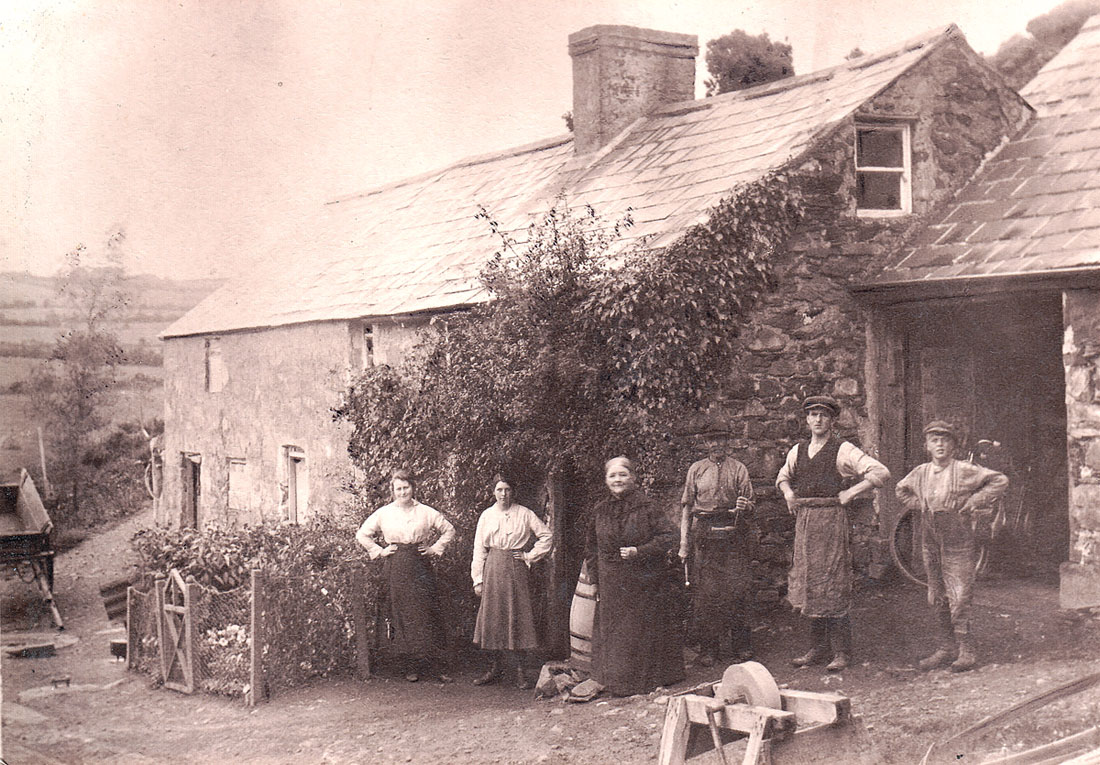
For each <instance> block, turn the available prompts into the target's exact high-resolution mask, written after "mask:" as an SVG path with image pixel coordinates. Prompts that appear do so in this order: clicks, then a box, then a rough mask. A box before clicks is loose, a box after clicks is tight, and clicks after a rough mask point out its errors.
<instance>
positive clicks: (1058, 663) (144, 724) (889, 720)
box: [2, 518, 1100, 765]
mask: <svg viewBox="0 0 1100 765" xmlns="http://www.w3.org/2000/svg"><path fill="white" fill-rule="evenodd" d="M145 520H146V519H144V518H138V519H134V520H131V521H129V522H127V523H126V524H124V525H121V526H118V527H116V528H114V529H112V530H110V531H107V532H105V533H102V534H99V535H96V536H95V537H92V538H90V539H88V540H87V541H86V542H84V543H83V544H82V545H80V546H79V547H77V548H75V549H73V550H71V551H69V552H67V553H65V554H64V555H62V556H61V557H60V558H59V560H58V564H57V572H58V573H57V590H58V601H59V605H60V607H61V610H62V614H63V615H64V617H65V619H66V629H65V631H64V633H62V636H63V639H62V640H60V641H59V643H58V649H57V655H56V656H54V657H51V658H38V659H29V658H24V659H14V658H7V657H5V658H4V660H3V666H2V669H3V758H4V760H5V761H6V762H7V763H10V764H11V765H25V764H28V763H103V762H110V763H118V764H120V765H121V764H123V763H194V762H201V763H221V762H234V763H240V762H244V763H290V762H295V763H299V762H309V763H391V762H395V763H402V762H417V763H419V762H422V763H458V764H460V765H461V764H468V763H540V762H547V763H605V762H608V763H610V762H613V763H617V764H618V765H628V764H629V763H650V762H653V761H655V758H656V753H657V744H658V740H659V737H660V729H661V723H662V721H663V717H664V702H665V699H666V697H667V693H668V692H667V691H663V692H657V693H653V694H650V695H648V696H637V697H632V698H628V699H608V700H606V701H604V700H600V701H597V702H594V703H589V704H583V705H575V704H564V703H562V702H561V701H559V700H556V699H555V700H536V699H535V698H533V696H532V694H531V693H530V692H524V691H519V690H516V689H514V688H511V687H506V686H495V687H494V686H490V687H481V688H475V687H473V686H472V685H471V684H470V680H472V678H473V677H474V676H475V674H476V673H478V672H479V671H480V669H481V668H480V667H473V666H471V667H466V668H463V669H460V670H459V671H458V672H457V673H456V674H457V682H456V683H454V684H453V685H446V686H441V685H436V684H434V683H427V682H420V683H417V684H415V685H412V684H409V683H406V682H404V681H403V680H401V679H399V678H393V677H384V676H383V677H378V678H375V679H373V680H371V681H369V682H358V681H354V680H340V681H332V682H325V683H320V684H316V685H313V686H310V687H307V688H301V689H299V690H296V691H295V692H293V693H287V694H281V695H279V696H277V697H275V698H274V699H272V700H271V701H270V702H268V703H266V704H263V705H261V706H259V707H257V708H255V709H248V708H247V707H245V706H244V705H243V704H241V703H239V702H235V701H231V700H227V699H223V698H219V697H215V696H204V695H196V696H184V695H181V694H177V693H174V692H172V691H167V690H163V689H154V688H151V687H150V683H149V680H148V679H147V678H145V677H144V676H141V675H138V674H135V673H128V672H126V670H125V669H124V664H122V663H120V662H116V661H115V660H114V659H112V658H111V657H110V655H109V652H108V645H109V641H110V639H111V638H112V637H121V636H122V630H121V629H120V628H117V627H113V626H112V625H111V624H109V623H108V621H107V618H106V614H105V612H104V610H103V607H102V604H101V601H100V599H99V595H98V591H97V588H98V586H99V585H100V584H101V583H102V582H105V581H109V580H111V579H114V578H116V577H117V576H119V575H122V574H124V573H125V572H126V569H127V567H128V565H129V561H128V545H127V540H128V538H129V536H130V535H131V534H132V532H133V531H134V529H135V528H137V527H138V525H139V524H141V523H143V522H145ZM2 585H3V598H4V609H3V621H2V627H3V630H4V636H3V637H4V641H5V642H6V643H8V644H10V643H12V642H17V641H19V640H26V639H27V637H28V635H29V634H30V635H33V634H37V633H41V634H45V635H47V636H50V637H55V638H56V637H58V634H57V633H56V632H55V631H53V630H52V629H51V622H50V619H49V614H48V612H47V611H46V610H45V609H44V608H42V607H41V606H40V605H39V603H38V601H37V599H36V597H35V593H34V592H33V591H32V590H31V588H30V586H29V585H25V584H23V583H21V582H20V581H19V580H18V579H11V578H9V579H8V580H6V581H4V582H3V583H2ZM1057 601H1058V598H1057V585H1056V582H1055V581H1054V580H1053V579H1047V580H1046V581H1035V580H1029V581H1013V580H1011V579H1006V578H999V579H987V580H984V581H982V582H981V583H980V587H979V592H978V597H977V603H976V608H975V612H976V622H977V623H976V631H977V635H978V644H979V648H980V652H981V658H982V666H981V667H980V668H978V669H976V670H975V671H973V672H969V673H964V674H959V675H953V674H951V673H949V672H946V671H942V670H941V671H936V672H932V673H920V672H918V671H916V670H915V669H914V668H913V662H914V660H915V659H916V658H917V657H918V656H919V655H920V654H921V652H922V651H924V650H925V649H926V648H927V642H926V640H925V638H924V635H925V633H926V628H927V627H928V620H927V619H926V616H925V611H926V608H925V606H924V595H923V593H922V592H921V591H920V590H918V589H917V588H916V587H915V586H912V585H909V584H906V583H903V582H900V581H899V582H893V583H886V584H873V583H872V584H869V585H867V586H865V587H864V588H863V589H862V591H861V592H860V594H859V597H858V600H857V603H858V608H857V611H856V613H855V614H854V626H855V640H856V653H857V655H856V659H857V661H856V664H855V666H854V667H853V668H851V669H849V670H847V671H845V672H843V673H842V674H840V675H838V676H829V675H826V674H825V673H823V672H822V671H821V669H820V668H810V669H800V670H796V669H793V668H791V667H790V665H789V664H788V659H789V658H790V657H791V656H794V655H796V654H797V653H801V652H802V651H803V650H804V647H805V645H804V644H805V636H804V634H803V633H802V631H801V628H800V627H799V625H798V623H797V622H796V621H795V619H794V618H793V617H792V616H791V615H790V614H789V613H787V612H783V611H775V612H772V613H769V614H765V615H762V616H761V617H760V620H759V625H760V626H759V627H758V629H757V632H756V635H755V637H756V641H757V644H758V646H759V651H758V659H759V660H760V661H762V662H763V663H764V664H765V665H766V666H767V667H768V668H769V670H770V671H771V672H772V673H773V674H774V675H775V677H776V680H777V681H778V682H779V683H780V684H781V685H786V686H788V687H790V688H796V689H802V690H833V691H840V692H843V693H845V694H847V695H849V696H851V697H852V700H853V701H852V705H853V709H854V711H855V712H856V714H858V715H861V716H862V717H863V720H864V722H865V723H866V725H867V729H868V732H869V734H870V737H871V739H872V741H873V742H874V744H875V746H876V747H877V749H878V753H879V759H880V760H881V761H882V762H884V763H915V762H918V761H919V760H920V759H921V757H922V756H923V755H924V753H925V751H926V750H927V748H928V746H929V745H930V744H931V743H933V742H934V741H936V740H937V739H940V740H942V739H945V738H947V737H948V736H949V735H951V733H953V732H955V731H958V730H961V729H962V728H965V727H966V726H967V725H969V724H972V723H974V722H976V721H977V720H979V719H981V718H983V717H985V716H987V715H989V714H992V713H994V712H997V711H999V710H1001V709H1004V708H1006V707H1008V706H1011V705H1012V704H1014V703H1016V702H1018V701H1021V700H1023V699H1025V698H1027V697H1029V696H1032V695H1034V694H1036V693H1039V692H1041V691H1043V690H1046V689H1048V688H1053V687H1055V686H1057V685H1059V684H1062V683H1065V682H1068V681H1070V680H1072V679H1074V678H1077V677H1080V676H1083V675H1085V674H1088V673H1091V672H1097V671H1100V619H1097V618H1096V617H1095V616H1094V615H1093V614H1090V613H1087V612H1086V613H1076V612H1072V613H1071V612H1063V611H1060V610H1059V609H1058V607H1057ZM688 674H689V676H688V680H687V681H686V682H685V683H683V684H681V685H680V686H678V687H677V688H674V689H671V690H672V692H675V691H677V690H682V689H684V688H688V687H690V686H692V685H694V684H697V683H700V682H703V681H707V680H717V679H718V678H719V677H720V675H721V670H720V668H717V667H716V668H712V669H710V670H706V669H702V668H699V667H694V666H689V669H688ZM63 677H68V678H70V680H69V685H67V686H66V685H64V684H61V685H60V686H59V687H57V688H55V687H54V685H53V683H52V682H51V681H52V680H54V679H55V678H63ZM1098 719H1100V692H1097V691H1096V690H1095V689H1094V690H1093V691H1091V692H1089V693H1084V694H1080V695H1079V696H1078V697H1075V698H1074V699H1071V700H1069V701H1066V702H1063V703H1061V704H1060V705H1059V706H1057V707H1049V708H1047V709H1046V710H1044V711H1043V712H1041V713H1040V714H1038V715H1037V716H1036V717H1035V718H1033V719H1032V720H1030V721H1024V722H1022V723H1017V724H1015V725H1013V726H1008V727H1007V728H1006V729H1005V730H1004V731H1002V735H1001V737H1000V738H998V737H997V736H991V737H988V738H987V739H986V740H985V741H983V742H981V743H982V748H983V749H985V750H987V751H993V750H1001V749H1002V748H1009V749H1012V748H1018V747H1020V746H1021V745H1023V744H1028V745H1034V744H1037V743H1041V742H1042V741H1045V740H1049V739H1051V738H1054V737H1055V736H1060V735H1066V734H1068V733H1071V732H1074V731H1076V730H1081V729H1083V728H1085V727H1087V726H1088V725H1092V724H1095V723H1096V721H1097V720H1098ZM732 754H733V752H732V751H731V756H732ZM714 757H715V755H714V754H713V753H712V754H710V755H706V756H704V757H703V758H702V759H699V760H698V761H699V762H705V761H708V759H712V758H714ZM829 760H832V761H835V762H838V763H843V762H844V761H845V759H844V756H843V754H842V753H838V754H837V755H836V756H835V759H834V758H833V757H830V758H829V759H826V760H822V761H829ZM734 761H739V758H737V760H734Z"/></svg>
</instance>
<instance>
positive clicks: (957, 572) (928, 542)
mask: <svg viewBox="0 0 1100 765" xmlns="http://www.w3.org/2000/svg"><path fill="white" fill-rule="evenodd" d="M924 446H925V449H927V451H928V456H929V457H931V458H932V459H931V462H925V463H924V464H922V465H917V467H915V468H913V470H912V471H911V472H910V473H909V475H907V476H905V478H902V479H901V480H900V481H898V485H897V486H896V487H895V489H894V491H895V493H896V494H897V495H898V499H900V500H901V502H902V504H903V505H905V506H906V507H907V508H909V509H910V510H915V511H919V512H920V514H921V548H922V550H921V552H922V553H923V556H924V569H925V571H926V572H927V573H928V605H930V606H932V609H933V612H934V614H935V618H936V622H937V626H938V628H939V633H940V634H939V639H940V645H939V648H937V649H936V651H935V652H934V653H933V654H932V655H931V656H928V657H926V658H924V659H922V660H921V661H920V662H918V666H919V667H920V668H921V669H924V670H929V669H935V668H936V667H942V666H943V665H945V664H948V663H950V664H951V667H950V668H951V671H952V672H965V671H966V670H968V669H971V668H973V667H974V665H975V664H976V663H977V657H976V656H975V654H974V646H973V643H972V642H971V639H970V601H971V598H972V595H973V592H974V578H975V576H976V568H977V564H978V546H977V543H976V541H975V539H974V525H975V521H976V517H977V516H978V515H979V514H981V513H983V512H989V511H990V510H991V506H992V505H993V503H994V502H996V501H997V500H998V499H999V498H1000V497H1001V495H1002V494H1004V492H1005V489H1007V488H1008V478H1006V477H1005V475H1004V474H1003V473H998V472H997V471H996V470H990V469H989V468H987V467H982V466H981V465H978V464H976V463H973V462H963V461H961V460H957V459H955V450H956V449H957V448H958V436H957V434H956V430H955V426H954V425H952V424H951V423H949V422H947V421H945V420H933V421H932V422H930V423H928V425H926V426H925V428H924Z"/></svg>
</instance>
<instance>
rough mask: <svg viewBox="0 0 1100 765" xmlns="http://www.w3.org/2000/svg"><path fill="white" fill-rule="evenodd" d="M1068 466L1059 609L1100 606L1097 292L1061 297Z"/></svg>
mask: <svg viewBox="0 0 1100 765" xmlns="http://www.w3.org/2000/svg"><path fill="white" fill-rule="evenodd" d="M1062 299H1063V305H1062V315H1063V320H1064V322H1065V340H1064V343H1063V347H1062V358H1063V363H1064V365H1065V374H1066V420H1067V422H1066V425H1067V431H1066V432H1067V439H1068V449H1069V453H1068V465H1069V487H1068V489H1069V521H1070V546H1069V561H1068V562H1066V563H1063V564H1062V568H1061V592H1060V601H1061V605H1062V607H1063V608H1086V607H1095V606H1100V290H1088V289H1082V290H1067V291H1066V292H1064V293H1063V296H1062Z"/></svg>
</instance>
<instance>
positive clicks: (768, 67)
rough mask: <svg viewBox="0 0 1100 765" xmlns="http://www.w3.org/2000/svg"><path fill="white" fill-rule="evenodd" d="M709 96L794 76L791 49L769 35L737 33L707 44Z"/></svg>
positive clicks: (707, 84)
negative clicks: (774, 40)
mask: <svg viewBox="0 0 1100 765" xmlns="http://www.w3.org/2000/svg"><path fill="white" fill-rule="evenodd" d="M706 61H707V71H708V72H710V77H709V78H708V79H707V81H706V83H705V84H706V88H707V95H708V96H716V95H718V94H719V93H730V92H732V91H735V90H744V89H745V88H751V87H752V86H753V85H762V84H764V83H766V82H773V81H775V80H782V79H783V78H785V77H790V76H792V75H793V74H794V59H793V58H792V53H791V46H790V45H787V44H786V43H781V42H773V41H772V40H770V39H769V38H768V33H767V32H763V33H761V34H759V35H750V34H747V33H746V32H744V31H742V30H740V29H735V30H734V31H732V32H730V33H729V34H728V35H722V36H721V37H718V38H716V39H714V40H711V41H710V42H708V43H707V55H706Z"/></svg>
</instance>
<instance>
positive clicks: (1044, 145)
mask: <svg viewBox="0 0 1100 765" xmlns="http://www.w3.org/2000/svg"><path fill="white" fill-rule="evenodd" d="M1021 95H1022V96H1023V97H1024V98H1025V99H1026V100H1027V101H1028V102H1029V103H1030V104H1031V105H1032V106H1034V107H1035V109H1036V115H1037V116H1036V118H1035V119H1034V120H1032V122H1030V123H1029V124H1028V126H1026V127H1025V128H1023V129H1022V130H1021V131H1020V133H1019V134H1018V135H1016V136H1015V137H1014V138H1013V139H1012V140H1011V141H1009V142H1008V143H1006V144H1005V145H1004V146H1003V147H1002V148H1001V149H1000V150H999V151H997V152H996V154H994V155H993V157H991V158H990V159H989V160H988V161H987V162H986V163H985V164H984V165H983V166H982V168H981V169H980V170H979V171H978V173H977V174H976V175H975V177H974V178H973V179H972V180H971V181H970V182H969V183H968V184H967V185H966V186H964V187H963V188H962V189H961V190H960V191H959V193H958V194H957V195H956V196H955V198H954V200H953V201H952V203H951V204H950V206H949V207H948V209H947V211H946V214H943V215H942V217H940V218H938V221H937V222H936V223H933V224H932V225H930V226H928V227H927V228H926V229H925V230H923V231H922V233H921V234H920V235H919V236H918V237H917V238H916V239H915V240H914V241H913V242H912V246H911V247H909V248H907V249H905V250H903V251H902V252H901V253H899V254H898V256H897V257H896V258H895V260H894V261H893V262H892V263H890V264H889V265H887V266H886V267H885V268H884V269H883V270H882V272H881V273H880V274H878V275H877V276H876V277H875V278H874V279H873V280H872V281H871V282H870V283H869V284H867V285H865V286H864V287H863V288H862V289H874V288H882V287H886V286H892V287H898V286H916V285H920V284H928V283H936V282H950V281H956V282H959V284H960V285H962V284H964V283H967V282H969V283H973V280H976V279H983V278H988V277H1001V278H1005V277H1007V278H1031V277H1035V276H1036V275H1039V274H1046V275H1052V274H1056V273H1057V272H1060V271H1062V272H1067V273H1069V274H1072V273H1074V272H1075V271H1091V270H1093V269H1097V268H1100V16H1094V17H1092V18H1091V19H1090V20H1089V21H1088V22H1086V24H1085V26H1084V27H1083V28H1082V29H1081V32H1080V33H1079V34H1078V35H1077V37H1076V38H1074V39H1073V40H1072V41H1071V42H1070V43H1069V44H1068V45H1066V47H1065V48H1063V49H1062V51H1061V52H1059V53H1058V55H1057V56H1055V57H1054V58H1053V59H1051V61H1050V62H1048V63H1047V65H1046V66H1045V67H1043V69H1042V70H1041V71H1040V72H1039V74H1038V75H1036V76H1035V78H1034V79H1033V80H1032V81H1031V82H1030V83H1028V85H1027V86H1026V87H1025V88H1024V89H1023V91H1022V92H1021Z"/></svg>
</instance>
